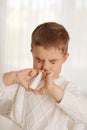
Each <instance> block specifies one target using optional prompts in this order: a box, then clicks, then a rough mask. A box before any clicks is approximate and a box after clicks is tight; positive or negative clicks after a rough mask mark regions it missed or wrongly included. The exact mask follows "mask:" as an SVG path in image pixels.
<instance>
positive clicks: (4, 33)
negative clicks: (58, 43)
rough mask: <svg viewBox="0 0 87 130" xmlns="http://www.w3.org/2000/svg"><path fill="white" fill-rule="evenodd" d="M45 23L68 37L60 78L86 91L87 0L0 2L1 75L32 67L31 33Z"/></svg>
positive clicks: (2, 0) (11, 0)
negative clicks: (61, 29)
mask: <svg viewBox="0 0 87 130" xmlns="http://www.w3.org/2000/svg"><path fill="white" fill-rule="evenodd" d="M47 21H54V22H58V23H61V24H63V25H64V26H65V27H66V28H67V30H68V32H69V34H70V45H69V54H70V56H69V59H68V61H67V62H66V63H65V65H63V70H62V74H63V75H64V76H65V77H66V78H68V79H69V80H72V81H73V82H75V83H76V84H77V85H78V86H79V87H80V88H82V89H83V88H84V89H85V88H86V87H87V81H86V75H87V58H86V56H87V0H0V72H3V71H8V70H13V69H15V70H18V69H23V68H28V67H32V54H31V52H30V43H31V33H32V31H33V29H34V28H35V27H36V26H37V25H39V24H41V23H43V22H47Z"/></svg>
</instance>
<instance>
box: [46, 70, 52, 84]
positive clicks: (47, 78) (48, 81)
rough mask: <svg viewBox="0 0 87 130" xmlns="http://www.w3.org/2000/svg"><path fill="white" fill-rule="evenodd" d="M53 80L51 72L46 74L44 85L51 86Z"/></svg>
mask: <svg viewBox="0 0 87 130" xmlns="http://www.w3.org/2000/svg"><path fill="white" fill-rule="evenodd" d="M53 79H54V73H53V72H51V71H50V72H47V75H46V79H45V83H46V84H51V83H52V82H53Z"/></svg>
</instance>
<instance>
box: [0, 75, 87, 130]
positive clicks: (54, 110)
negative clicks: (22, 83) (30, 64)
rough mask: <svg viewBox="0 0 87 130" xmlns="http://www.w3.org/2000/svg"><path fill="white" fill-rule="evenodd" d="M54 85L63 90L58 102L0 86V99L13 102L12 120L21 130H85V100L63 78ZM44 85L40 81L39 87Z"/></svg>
mask: <svg viewBox="0 0 87 130" xmlns="http://www.w3.org/2000/svg"><path fill="white" fill-rule="evenodd" d="M54 82H55V83H56V84H58V85H60V86H61V87H62V88H63V89H64V90H65V93H64V97H63V99H62V101H61V102H60V103H56V102H55V100H54V99H53V98H51V97H50V96H48V95H47V96H45V95H34V94H33V93H32V92H27V91H26V90H25V89H24V88H23V87H18V86H17V85H15V86H13V87H11V86H10V87H9V88H5V87H1V88H0V89H1V90H0V98H2V99H3V100H4V99H5V98H7V99H9V100H10V101H12V102H13V103H12V104H13V105H12V107H11V113H10V118H11V120H13V121H14V122H15V123H16V124H18V125H20V126H21V127H22V128H23V129H24V130H86V129H85V128H84V124H87V99H86V98H85V97H83V96H82V95H81V94H80V92H79V91H78V90H77V88H76V87H75V86H74V85H73V84H72V83H70V82H68V81H66V80H65V79H64V78H62V77H59V78H58V79H56V80H55V81H54ZM43 84H44V83H43V81H42V82H40V84H39V86H38V87H41V86H43ZM6 89H8V90H6Z"/></svg>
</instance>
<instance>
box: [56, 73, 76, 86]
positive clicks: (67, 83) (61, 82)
mask: <svg viewBox="0 0 87 130" xmlns="http://www.w3.org/2000/svg"><path fill="white" fill-rule="evenodd" d="M54 82H55V84H58V85H60V86H61V87H62V88H65V87H67V86H73V87H75V84H74V83H73V82H71V81H69V80H67V79H66V78H65V77H63V76H62V75H60V76H59V77H58V78H57V79H55V80H54Z"/></svg>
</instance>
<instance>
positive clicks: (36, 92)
mask: <svg viewBox="0 0 87 130" xmlns="http://www.w3.org/2000/svg"><path fill="white" fill-rule="evenodd" d="M32 92H33V93H34V94H36V95H47V94H48V91H47V89H46V88H45V87H42V88H40V89H39V90H36V89H33V90H32Z"/></svg>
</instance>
